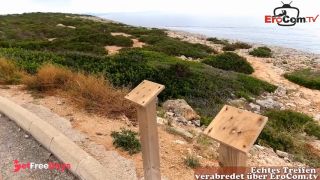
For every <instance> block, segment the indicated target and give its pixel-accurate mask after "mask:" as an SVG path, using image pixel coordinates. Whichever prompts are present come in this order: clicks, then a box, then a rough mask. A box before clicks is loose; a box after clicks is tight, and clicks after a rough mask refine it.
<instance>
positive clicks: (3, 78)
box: [0, 58, 23, 84]
mask: <svg viewBox="0 0 320 180" xmlns="http://www.w3.org/2000/svg"><path fill="white" fill-rule="evenodd" d="M22 77H23V73H21V72H20V71H19V69H18V68H17V67H16V66H15V65H14V63H13V62H11V61H9V60H6V59H3V58H0V84H17V83H19V82H20V80H21V78H22Z"/></svg>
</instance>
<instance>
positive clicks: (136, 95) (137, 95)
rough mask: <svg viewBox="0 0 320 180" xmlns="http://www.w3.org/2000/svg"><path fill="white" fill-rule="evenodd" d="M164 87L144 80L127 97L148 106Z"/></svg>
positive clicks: (138, 103)
mask: <svg viewBox="0 0 320 180" xmlns="http://www.w3.org/2000/svg"><path fill="white" fill-rule="evenodd" d="M163 89H164V85H161V84H158V83H154V82H151V81H148V80H144V81H143V82H141V83H140V84H139V85H138V86H137V87H136V88H134V89H133V90H132V91H131V92H130V93H129V94H128V95H126V96H125V98H126V99H128V100H130V101H132V102H134V103H136V104H137V105H139V106H143V107H146V106H147V105H148V104H149V103H150V102H151V101H152V100H153V99H155V97H156V96H157V95H158V94H159V93H160V92H161V91H162V90H163Z"/></svg>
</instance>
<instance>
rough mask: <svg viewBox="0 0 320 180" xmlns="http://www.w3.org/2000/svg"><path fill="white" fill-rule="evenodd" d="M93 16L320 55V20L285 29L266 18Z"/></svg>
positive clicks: (144, 14)
mask: <svg viewBox="0 0 320 180" xmlns="http://www.w3.org/2000/svg"><path fill="white" fill-rule="evenodd" d="M93 15H96V16H99V17H102V18H106V19H111V20H114V21H119V22H122V23H125V24H129V25H134V26H143V27H155V28H165V29H171V30H180V31H187V32H191V33H197V34H203V35H206V36H208V37H217V38H221V39H231V40H238V41H243V42H249V43H257V44H265V45H274V46H281V47H287V48H294V49H298V50H302V51H305V52H309V53H314V54H320V23H319V22H320V21H318V23H313V24H311V23H309V24H296V25H295V26H291V27H283V26H278V25H277V24H265V23H264V17H260V18H252V17H223V16H221V17H208V16H195V15H192V16H191V15H180V14H164V13H150V12H143V13H142V12H139V13H105V14H93Z"/></svg>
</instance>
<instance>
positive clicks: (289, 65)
mask: <svg viewBox="0 0 320 180" xmlns="http://www.w3.org/2000/svg"><path fill="white" fill-rule="evenodd" d="M167 34H168V36H170V37H174V38H179V39H181V40H184V41H188V42H191V43H200V44H205V45H208V46H210V47H213V48H215V49H216V50H218V51H222V47H223V45H221V44H214V43H212V42H210V41H207V40H206V39H207V38H208V36H205V35H202V34H195V33H190V32H185V31H175V30H168V31H167ZM224 40H228V41H229V42H231V43H232V42H236V41H235V40H230V39H224ZM249 44H251V45H252V46H253V47H252V48H255V47H259V46H267V47H269V48H270V49H271V50H272V52H273V58H263V59H265V60H266V61H267V62H268V63H273V64H274V65H275V66H277V67H280V68H282V69H283V70H284V71H285V72H290V71H293V70H296V69H301V68H312V69H320V54H316V53H310V52H305V51H301V50H297V49H293V48H286V47H280V46H273V45H266V44H258V43H249ZM249 50H250V49H249ZM249 50H247V49H242V50H238V51H240V53H247V52H248V51H249Z"/></svg>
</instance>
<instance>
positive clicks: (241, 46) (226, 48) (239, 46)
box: [222, 42, 252, 51]
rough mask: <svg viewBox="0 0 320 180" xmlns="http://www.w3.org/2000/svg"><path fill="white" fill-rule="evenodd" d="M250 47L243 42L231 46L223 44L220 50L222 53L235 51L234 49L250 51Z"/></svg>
mask: <svg viewBox="0 0 320 180" xmlns="http://www.w3.org/2000/svg"><path fill="white" fill-rule="evenodd" d="M251 47H252V46H251V45H250V44H247V43H244V42H236V43H232V44H229V43H227V44H225V46H224V47H223V48H222V50H223V51H235V50H236V49H250V48H251Z"/></svg>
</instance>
